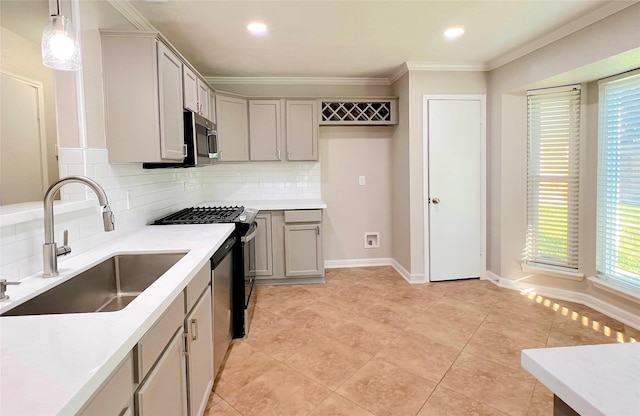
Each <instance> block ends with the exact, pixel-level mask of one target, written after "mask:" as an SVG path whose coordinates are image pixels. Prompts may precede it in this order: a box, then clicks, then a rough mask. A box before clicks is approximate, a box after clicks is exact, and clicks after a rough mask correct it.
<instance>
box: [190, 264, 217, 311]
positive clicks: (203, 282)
mask: <svg viewBox="0 0 640 416" xmlns="http://www.w3.org/2000/svg"><path fill="white" fill-rule="evenodd" d="M209 283H211V263H210V262H207V264H205V265H204V266H202V268H201V269H200V271H199V272H198V274H196V275H195V277H194V278H193V280H191V283H189V285H188V286H187V288H186V289H185V292H184V293H185V309H184V310H185V311H187V312H188V311H190V310H191V309H192V308H193V305H195V304H196V302H197V300H198V298H199V297H200V295H201V294H202V292H204V290H205V288H206V287H207V285H208V284H209Z"/></svg>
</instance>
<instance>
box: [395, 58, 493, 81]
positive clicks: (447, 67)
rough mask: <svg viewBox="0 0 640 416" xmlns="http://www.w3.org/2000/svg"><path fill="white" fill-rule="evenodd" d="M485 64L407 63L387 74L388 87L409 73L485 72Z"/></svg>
mask: <svg viewBox="0 0 640 416" xmlns="http://www.w3.org/2000/svg"><path fill="white" fill-rule="evenodd" d="M486 70H487V68H486V66H485V64H482V63H466V64H460V63H452V62H421V61H409V62H405V63H403V64H402V65H400V66H399V67H398V68H396V69H395V70H394V71H393V72H391V74H389V85H391V84H393V83H395V82H396V81H397V80H399V79H400V78H402V76H403V75H404V74H406V73H407V72H409V71H447V72H451V71H470V72H476V71H480V72H482V71H486Z"/></svg>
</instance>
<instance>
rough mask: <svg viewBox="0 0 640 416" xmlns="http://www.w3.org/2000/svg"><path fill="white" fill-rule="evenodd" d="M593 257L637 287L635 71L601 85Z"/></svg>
mask: <svg viewBox="0 0 640 416" xmlns="http://www.w3.org/2000/svg"><path fill="white" fill-rule="evenodd" d="M596 258H597V260H596V262H597V269H598V273H600V274H602V275H604V276H607V277H610V278H613V279H615V280H618V281H621V282H624V283H627V284H631V285H633V286H637V287H640V73H639V74H636V75H633V76H628V77H626V78H622V79H617V80H614V81H609V82H602V83H601V84H600V132H599V151H598V229H597V257H596Z"/></svg>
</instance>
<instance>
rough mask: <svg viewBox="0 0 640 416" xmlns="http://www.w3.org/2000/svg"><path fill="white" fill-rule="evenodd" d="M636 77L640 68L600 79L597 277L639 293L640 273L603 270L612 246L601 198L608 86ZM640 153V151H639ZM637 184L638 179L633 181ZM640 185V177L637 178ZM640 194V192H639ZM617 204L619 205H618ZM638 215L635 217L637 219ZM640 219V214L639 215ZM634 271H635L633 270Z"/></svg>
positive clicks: (602, 280)
mask: <svg viewBox="0 0 640 416" xmlns="http://www.w3.org/2000/svg"><path fill="white" fill-rule="evenodd" d="M632 78H635V79H636V80H637V82H638V83H640V69H636V70H632V71H628V72H625V73H622V74H618V75H615V76H612V77H607V78H604V79H601V80H599V81H598V94H599V96H598V168H597V181H596V201H597V204H596V205H597V208H596V211H597V212H596V224H595V227H596V244H595V247H596V252H595V256H596V275H595V279H599V281H601V282H610V283H611V284H613V285H615V286H618V287H619V288H620V289H618V290H624V289H627V290H631V291H632V292H635V293H637V292H638V291H640V273H638V275H637V276H631V277H620V276H616V275H613V274H611V275H610V274H607V272H606V271H602V269H603V268H605V269H606V266H603V265H602V264H601V262H606V260H605V258H607V257H608V254H603V253H602V252H601V250H603V249H605V250H610V249H611V247H609V246H608V244H607V243H601V238H605V237H604V236H603V235H602V229H603V228H608V226H606V225H603V224H602V216H603V215H604V214H603V213H602V210H603V207H601V203H603V201H602V198H601V192H602V187H603V185H604V184H603V182H604V181H605V180H604V179H602V178H601V176H602V171H603V156H602V153H603V150H604V149H605V146H606V145H605V143H604V141H603V136H604V134H605V129H606V127H605V126H604V117H605V112H606V107H605V104H606V86H607V85H610V84H614V83H617V82H625V81H627V80H629V79H632ZM638 154H640V152H639V153H638ZM631 183H632V184H635V183H636V181H634V182H631ZM637 183H638V185H639V186H640V179H638V180H637ZM638 194H640V192H638ZM616 206H617V205H616ZM635 218H636V217H634V219H635ZM637 218H638V219H639V220H640V215H639V216H638V217H637ZM631 273H633V272H631Z"/></svg>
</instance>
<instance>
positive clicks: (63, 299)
mask: <svg viewBox="0 0 640 416" xmlns="http://www.w3.org/2000/svg"><path fill="white" fill-rule="evenodd" d="M185 254H186V253H152V254H122V255H118V256H113V257H110V258H108V259H107V260H105V261H103V262H102V263H100V264H98V265H96V266H93V267H92V268H90V269H89V270H86V271H84V272H82V273H80V274H79V275H77V276H75V277H72V278H71V279H69V280H68V281H66V282H64V283H62V284H60V285H58V286H56V287H54V288H52V289H49V290H48V291H46V292H44V293H43V294H41V295H38V296H36V297H35V298H33V299H30V300H28V301H26V302H25V303H23V304H21V305H18V306H16V307H15V308H13V309H11V310H9V311H7V312H5V313H3V314H2V316H21V315H47V314H59V313H82V312H112V311H119V310H121V309H123V308H124V307H125V306H127V305H128V304H129V303H131V301H132V300H134V299H135V298H136V297H137V296H138V295H139V294H140V293H142V291H144V290H145V289H146V288H148V287H149V286H150V285H151V284H152V283H153V282H155V281H156V280H157V279H158V278H159V277H160V276H162V275H163V274H164V273H165V272H166V271H167V270H169V269H170V268H171V266H173V265H174V264H176V263H177V262H178V261H179V260H180V259H181V258H182V257H184V255H185Z"/></svg>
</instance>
